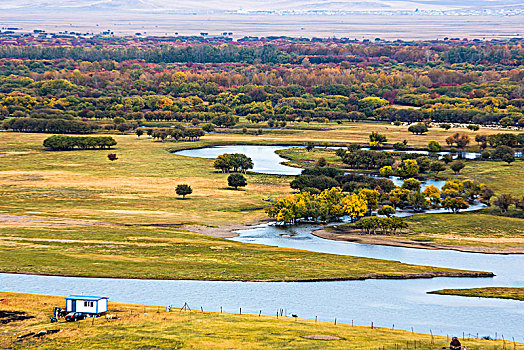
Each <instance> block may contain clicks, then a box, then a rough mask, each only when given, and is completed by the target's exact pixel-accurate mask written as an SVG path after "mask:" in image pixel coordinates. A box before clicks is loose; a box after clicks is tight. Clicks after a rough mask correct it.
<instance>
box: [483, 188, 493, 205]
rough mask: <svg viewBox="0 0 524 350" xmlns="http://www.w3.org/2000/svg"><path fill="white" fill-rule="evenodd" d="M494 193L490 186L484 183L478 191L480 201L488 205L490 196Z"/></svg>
mask: <svg viewBox="0 0 524 350" xmlns="http://www.w3.org/2000/svg"><path fill="white" fill-rule="evenodd" d="M494 195H495V191H493V190H492V189H491V188H490V187H488V186H485V185H484V186H483V187H482V189H481V191H480V197H481V202H482V203H484V204H487V205H490V204H491V203H490V200H491V197H493V196H494Z"/></svg>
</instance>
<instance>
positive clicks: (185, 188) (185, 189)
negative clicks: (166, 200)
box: [176, 184, 193, 199]
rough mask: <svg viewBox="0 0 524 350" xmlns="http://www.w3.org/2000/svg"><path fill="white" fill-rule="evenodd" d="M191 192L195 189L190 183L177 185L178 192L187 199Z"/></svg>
mask: <svg viewBox="0 0 524 350" xmlns="http://www.w3.org/2000/svg"><path fill="white" fill-rule="evenodd" d="M191 193H193V189H192V188H191V186H189V185H186V184H181V185H178V186H177V187H176V194H178V195H179V196H182V198H183V199H185V198H186V196H187V195H190V194H191Z"/></svg>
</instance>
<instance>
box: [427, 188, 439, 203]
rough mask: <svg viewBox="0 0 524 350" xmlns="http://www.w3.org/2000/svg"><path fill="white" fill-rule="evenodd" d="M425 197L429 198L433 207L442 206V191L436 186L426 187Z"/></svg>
mask: <svg viewBox="0 0 524 350" xmlns="http://www.w3.org/2000/svg"><path fill="white" fill-rule="evenodd" d="M424 196H426V197H427V198H429V200H430V201H431V203H432V204H433V205H435V206H438V205H439V204H440V190H439V189H438V188H437V187H436V186H435V185H430V186H426V188H425V189H424Z"/></svg>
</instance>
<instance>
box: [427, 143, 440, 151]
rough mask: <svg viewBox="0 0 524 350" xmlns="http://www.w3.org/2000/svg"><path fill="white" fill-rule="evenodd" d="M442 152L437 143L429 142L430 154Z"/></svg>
mask: <svg viewBox="0 0 524 350" xmlns="http://www.w3.org/2000/svg"><path fill="white" fill-rule="evenodd" d="M441 150H442V146H441V145H440V143H438V142H437V141H429V143H428V151H429V152H440V151H441Z"/></svg>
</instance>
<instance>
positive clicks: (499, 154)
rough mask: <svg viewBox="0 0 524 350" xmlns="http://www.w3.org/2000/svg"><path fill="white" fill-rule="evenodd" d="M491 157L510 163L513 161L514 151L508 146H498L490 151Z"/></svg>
mask: <svg viewBox="0 0 524 350" xmlns="http://www.w3.org/2000/svg"><path fill="white" fill-rule="evenodd" d="M491 157H492V158H493V159H500V160H502V161H504V162H506V163H508V165H510V164H511V163H512V162H514V161H515V151H513V149H512V148H511V147H508V146H498V147H497V148H495V150H494V151H493V152H492V153H491Z"/></svg>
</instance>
